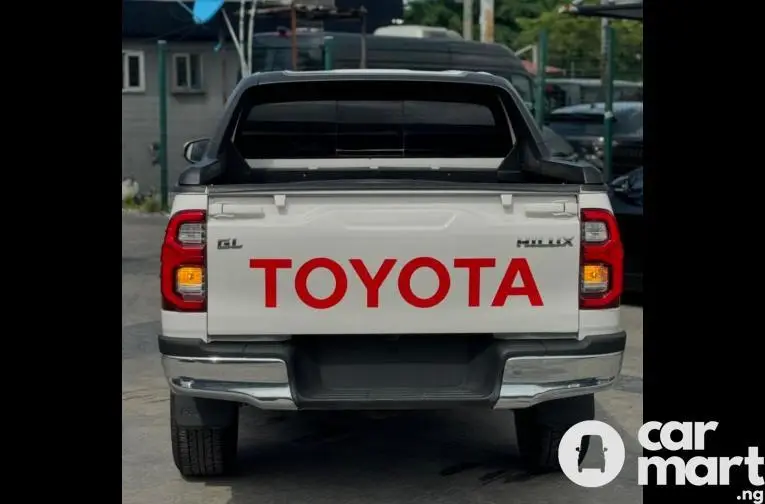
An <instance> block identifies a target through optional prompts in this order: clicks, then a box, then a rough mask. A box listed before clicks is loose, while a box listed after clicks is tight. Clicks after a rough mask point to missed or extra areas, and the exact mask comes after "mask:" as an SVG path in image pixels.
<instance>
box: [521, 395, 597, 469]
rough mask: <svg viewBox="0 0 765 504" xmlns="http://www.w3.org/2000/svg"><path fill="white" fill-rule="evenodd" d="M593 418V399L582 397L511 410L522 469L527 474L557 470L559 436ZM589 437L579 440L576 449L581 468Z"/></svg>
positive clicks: (558, 464) (558, 465)
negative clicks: (578, 445) (513, 411)
mask: <svg viewBox="0 0 765 504" xmlns="http://www.w3.org/2000/svg"><path fill="white" fill-rule="evenodd" d="M594 418H595V396H594V395H592V394H590V395H585V396H580V397H572V398H567V399H558V400H555V401H548V402H544V403H541V404H538V405H536V406H532V407H530V408H526V409H521V410H516V411H515V432H516V437H517V439H518V451H519V452H520V456H521V461H522V463H523V465H524V468H525V469H526V470H527V471H528V472H530V473H535V474H536V473H545V472H552V471H560V463H559V462H558V447H559V446H560V440H561V438H562V437H563V434H565V433H566V431H567V430H568V429H569V428H570V427H572V426H573V425H575V424H577V423H579V422H583V421H585V420H593V419H594ZM589 444H590V440H589V437H587V436H585V437H583V438H582V443H581V449H580V450H579V464H580V465H581V463H582V461H583V460H584V457H585V455H587V448H588V447H589Z"/></svg>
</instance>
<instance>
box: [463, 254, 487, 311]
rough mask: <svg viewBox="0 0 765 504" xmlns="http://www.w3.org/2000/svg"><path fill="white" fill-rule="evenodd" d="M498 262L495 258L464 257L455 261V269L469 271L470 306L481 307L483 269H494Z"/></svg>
mask: <svg viewBox="0 0 765 504" xmlns="http://www.w3.org/2000/svg"><path fill="white" fill-rule="evenodd" d="M496 265H497V260H496V259H494V258H493V257H464V258H457V259H455V260H454V267H455V268H465V269H467V270H468V306H471V307H474V306H481V268H493V267H495V266H496Z"/></svg>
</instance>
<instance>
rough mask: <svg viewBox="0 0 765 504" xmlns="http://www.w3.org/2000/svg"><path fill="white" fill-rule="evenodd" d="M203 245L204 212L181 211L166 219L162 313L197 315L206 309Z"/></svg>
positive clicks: (162, 266) (204, 244) (163, 251)
mask: <svg viewBox="0 0 765 504" xmlns="http://www.w3.org/2000/svg"><path fill="white" fill-rule="evenodd" d="M205 246H206V236H205V212H204V211H202V210H182V211H180V212H178V213H176V214H174V215H173V216H172V217H171V218H170V222H169V223H168V224H167V229H166V230H165V240H164V242H162V255H161V262H162V265H161V268H160V283H161V288H162V309H163V310H169V311H184V312H199V311H204V310H205V309H206V308H207V306H206V300H207V292H206V286H205V280H206V279H205V277H206V276H207V275H206V271H205Z"/></svg>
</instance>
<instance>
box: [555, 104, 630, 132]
mask: <svg viewBox="0 0 765 504" xmlns="http://www.w3.org/2000/svg"><path fill="white" fill-rule="evenodd" d="M614 119H615V120H614V134H617V135H631V134H639V133H640V132H641V130H642V128H643V111H642V110H638V109H636V110H630V111H624V112H618V113H616V114H614ZM548 124H549V126H550V128H552V129H553V130H554V131H555V132H556V133H558V134H559V135H562V136H564V137H568V136H603V134H604V127H603V114H563V113H559V114H551V115H550V116H549V117H548Z"/></svg>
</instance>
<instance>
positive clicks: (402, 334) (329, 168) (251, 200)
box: [159, 70, 625, 476]
mask: <svg viewBox="0 0 765 504" xmlns="http://www.w3.org/2000/svg"><path fill="white" fill-rule="evenodd" d="M186 154H187V158H188V159H189V161H190V162H192V165H191V166H190V167H189V168H188V169H187V170H186V171H185V172H184V173H183V174H182V175H181V177H180V180H179V184H178V187H177V193H176V196H175V199H174V201H173V206H172V211H171V217H170V221H169V224H168V226H167V232H166V236H165V240H164V243H163V246H162V267H161V285H162V334H161V335H160V336H159V349H160V351H161V353H162V362H163V366H164V370H165V374H166V376H167V379H168V381H169V384H170V388H171V392H172V394H171V397H172V400H171V410H170V417H171V428H172V449H173V455H174V459H175V463H176V465H177V467H178V469H179V470H180V472H181V473H182V474H183V475H185V476H211V475H218V474H223V473H225V472H227V471H229V470H230V469H231V468H232V467H233V466H234V464H235V463H236V453H237V429H238V418H239V408H240V406H241V405H246V406H251V407H255V408H260V409H264V410H294V411H296V412H297V413H296V414H299V412H300V411H303V410H386V409H422V408H428V409H439V410H440V409H448V408H463V407H474V408H485V409H486V410H492V409H495V410H500V409H513V410H515V416H516V428H517V438H518V442H519V450H520V453H521V456H522V459H523V460H524V462H525V463H526V464H527V467H528V468H529V469H530V470H534V471H547V470H556V469H559V466H558V461H557V447H558V443H559V441H560V437H561V435H562V433H563V432H565V431H566V430H567V429H568V427H570V426H571V425H573V424H575V423H578V422H580V421H583V420H588V419H592V418H593V415H594V400H593V394H594V393H595V392H597V391H600V390H604V389H606V388H608V387H610V386H611V385H613V383H614V382H615V380H616V378H617V376H618V375H619V372H620V369H621V363H622V355H623V351H624V346H625V333H624V331H623V330H622V329H621V328H620V326H619V302H620V295H621V293H622V255H623V251H622V243H621V240H620V237H619V230H618V228H617V224H616V220H615V219H614V215H613V213H612V211H611V207H610V203H609V199H608V194H607V191H606V187H605V185H604V184H603V181H602V179H601V175H600V172H599V171H598V170H597V169H595V168H594V167H592V166H591V165H589V164H587V163H572V162H568V161H564V160H560V159H557V160H554V159H552V158H551V157H550V155H549V152H548V149H547V147H546V146H545V144H544V141H543V139H542V136H541V133H540V131H539V128H538V127H537V126H536V125H535V123H534V121H533V119H532V117H531V116H530V115H529V112H528V110H527V108H526V107H525V106H524V105H523V103H522V101H521V97H520V96H519V95H518V94H517V92H516V91H514V90H513V89H512V87H511V86H510V85H509V84H508V83H507V81H506V80H504V79H502V78H499V77H495V76H492V75H489V74H484V73H472V72H460V71H450V72H419V71H385V70H359V71H347V70H346V71H340V72H338V71H329V72H271V73H261V74H255V75H252V76H250V77H248V78H246V79H244V80H243V81H242V82H241V83H240V84H239V85H238V87H237V88H236V90H235V91H234V93H233V95H232V97H231V99H230V100H229V101H228V105H227V108H226V110H225V112H224V114H223V118H222V119H221V122H220V123H219V125H218V127H217V129H216V131H215V132H214V134H213V136H212V138H211V139H205V140H197V141H194V142H190V143H189V144H187V146H186ZM508 428H510V426H508ZM582 448H583V449H582V450H581V452H580V456H581V457H584V454H585V452H586V446H583V447H582Z"/></svg>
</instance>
